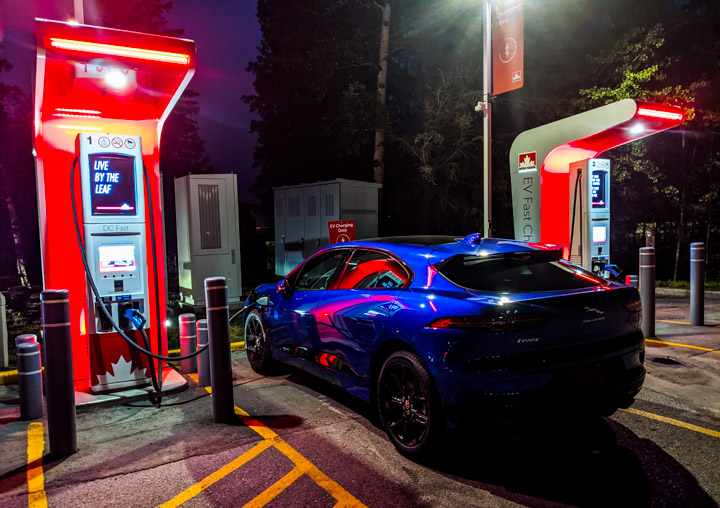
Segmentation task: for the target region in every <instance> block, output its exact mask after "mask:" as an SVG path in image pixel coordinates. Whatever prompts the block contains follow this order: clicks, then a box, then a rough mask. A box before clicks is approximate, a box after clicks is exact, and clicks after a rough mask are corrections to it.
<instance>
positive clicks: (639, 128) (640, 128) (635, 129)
mask: <svg viewBox="0 0 720 508" xmlns="http://www.w3.org/2000/svg"><path fill="white" fill-rule="evenodd" d="M643 132H645V126H644V125H643V124H641V123H637V124H635V125H633V126H632V128H631V129H630V134H642V133H643Z"/></svg>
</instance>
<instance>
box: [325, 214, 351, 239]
mask: <svg viewBox="0 0 720 508" xmlns="http://www.w3.org/2000/svg"><path fill="white" fill-rule="evenodd" d="M328 232H329V233H330V234H329V240H330V244H333V243H342V242H351V241H353V240H355V239H356V236H355V221H354V220H352V219H351V220H334V221H328Z"/></svg>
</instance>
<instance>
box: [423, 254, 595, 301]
mask: <svg viewBox="0 0 720 508" xmlns="http://www.w3.org/2000/svg"><path fill="white" fill-rule="evenodd" d="M435 269H436V270H437V271H438V272H439V273H440V274H442V275H443V276H444V277H445V278H446V279H448V280H449V281H450V282H452V283H453V284H456V285H458V286H461V287H464V288H467V289H473V290H477V291H491V292H498V293H532V292H535V291H562V290H570V289H582V288H591V287H596V286H598V285H600V284H602V281H601V280H600V279H598V278H597V277H596V276H595V275H594V274H592V273H591V272H588V271H586V270H583V269H580V268H578V267H576V266H573V265H570V264H569V263H567V262H566V261H564V260H558V259H552V258H551V257H549V256H548V255H547V253H545V252H538V251H529V252H512V253H505V254H494V255H489V256H475V255H464V254H458V255H456V256H452V257H450V258H448V259H446V260H445V261H442V262H440V263H438V264H437V265H435Z"/></svg>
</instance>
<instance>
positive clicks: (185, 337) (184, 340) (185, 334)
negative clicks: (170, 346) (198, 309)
mask: <svg viewBox="0 0 720 508" xmlns="http://www.w3.org/2000/svg"><path fill="white" fill-rule="evenodd" d="M178 323H179V325H180V326H179V328H180V354H181V355H182V356H186V355H189V354H191V353H194V352H195V351H196V350H197V335H196V332H195V314H180V316H179V317H178ZM180 368H182V372H183V374H190V373H192V372H197V357H196V356H193V357H192V358H188V359H187V360H180Z"/></svg>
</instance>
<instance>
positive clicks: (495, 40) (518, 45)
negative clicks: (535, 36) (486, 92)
mask: <svg viewBox="0 0 720 508" xmlns="http://www.w3.org/2000/svg"><path fill="white" fill-rule="evenodd" d="M492 18H493V19H492V24H493V26H492V50H493V62H492V67H493V95H500V94H501V93H505V92H510V91H511V90H517V89H518V88H522V86H523V83H524V82H525V75H524V70H523V39H524V37H523V5H522V0H495V1H494V2H493V16H492Z"/></svg>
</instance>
